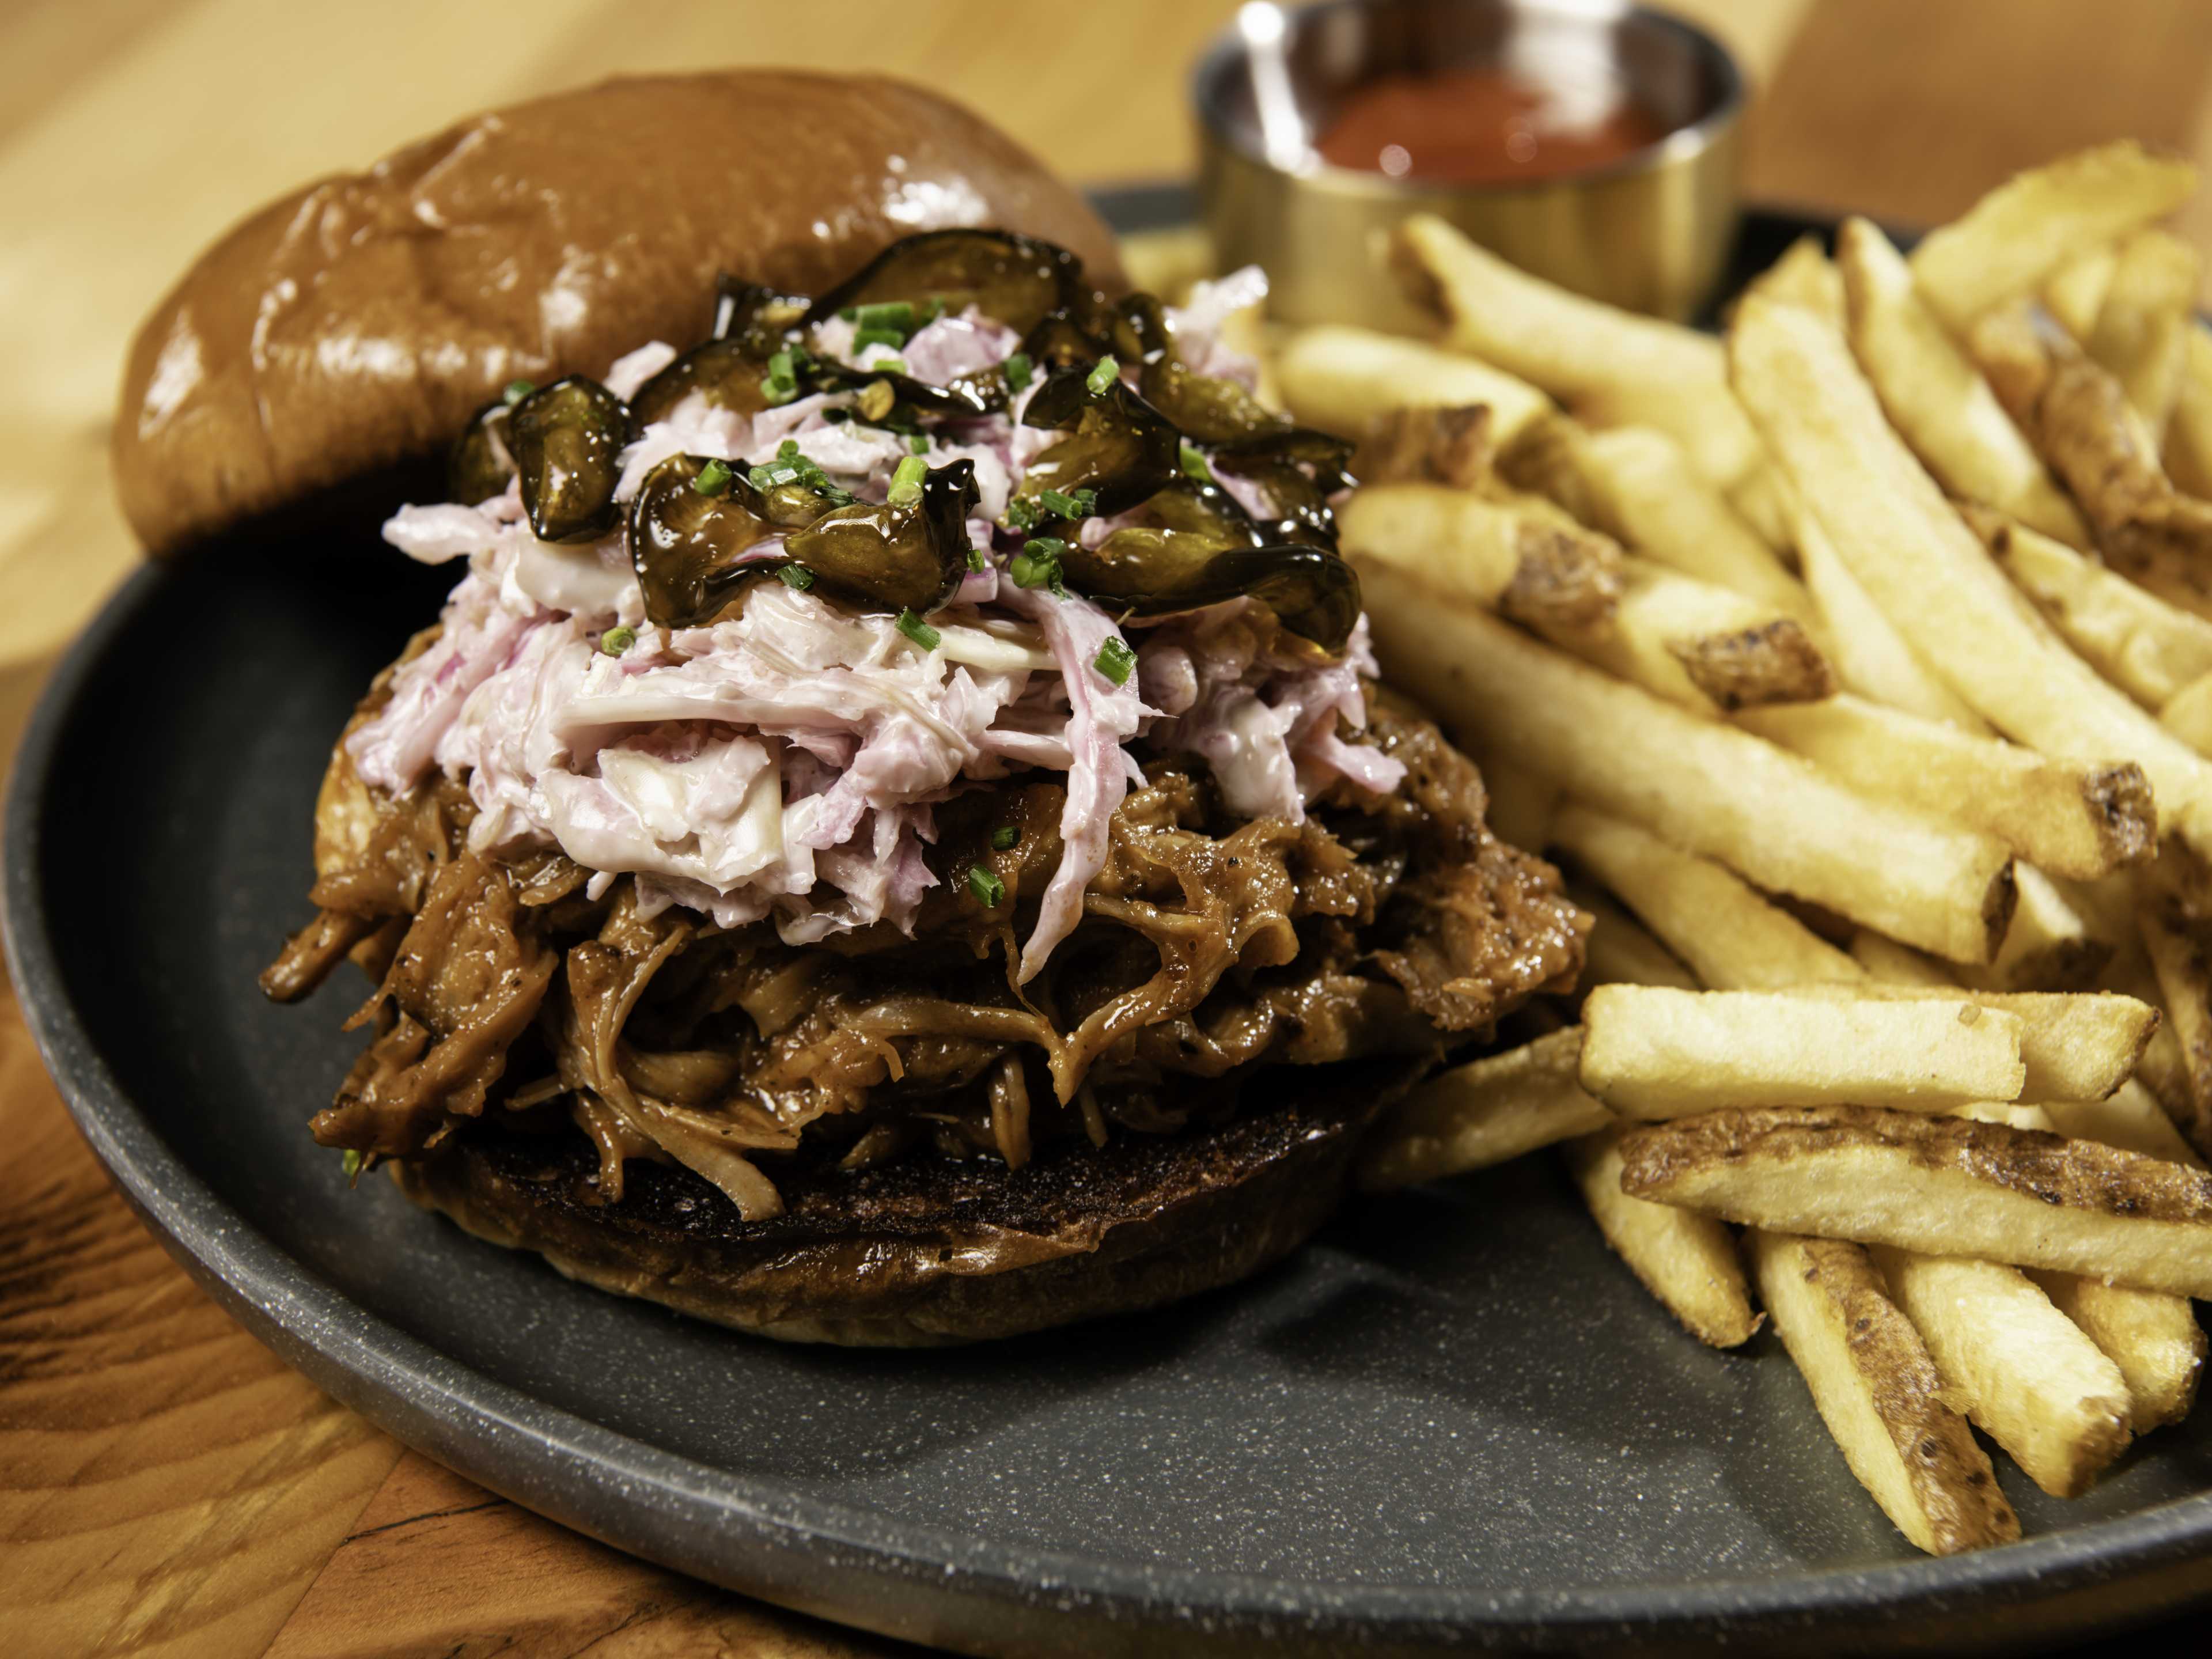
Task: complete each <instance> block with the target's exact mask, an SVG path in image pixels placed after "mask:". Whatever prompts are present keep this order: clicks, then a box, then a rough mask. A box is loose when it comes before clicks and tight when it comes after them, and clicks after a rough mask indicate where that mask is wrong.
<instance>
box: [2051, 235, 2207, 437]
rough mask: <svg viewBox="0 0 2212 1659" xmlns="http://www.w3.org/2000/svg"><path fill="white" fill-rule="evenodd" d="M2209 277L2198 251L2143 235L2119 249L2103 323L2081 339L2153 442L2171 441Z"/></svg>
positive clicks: (2180, 242) (2100, 312)
mask: <svg viewBox="0 0 2212 1659" xmlns="http://www.w3.org/2000/svg"><path fill="white" fill-rule="evenodd" d="M2203 280H2204V260H2203V257H2202V256H2201V255H2200V254H2199V253H2198V252H2197V250H2196V249H2195V248H2193V247H2191V246H2189V244H2188V243H2186V242H2185V241H2183V240H2181V239H2180V238H2179V237H2178V236H2173V235H2171V234H2168V233H2166V232H2165V231H2162V230H2155V229H2153V230H2142V231H2138V232H2136V234H2134V235H2133V236H2130V237H2129V238H2128V240H2126V241H2125V242H2124V243H2122V244H2121V245H2120V251H2119V262H2118V264H2117V265H2116V266H2115V267H2114V268H2113V270H2112V282H2111V283H2109V284H2108V285H2107V286H2106V290H2105V299H2104V304H2103V305H2102V306H2101V307H2099V309H2098V312H2097V322H2096V326H2095V327H2094V328H2093V330H2092V331H2090V333H2089V335H2088V337H2087V338H2085V339H2082V340H2081V346H2082V349H2084V350H2086V351H2087V353H2088V354H2089V356H2092V357H2093V358H2095V359H2096V360H2097V362H2100V363H2102V364H2103V365H2104V366H2105V367H2106V368H2107V369H2109V370H2111V371H2112V375H2113V377H2114V378H2115V379H2117V380H2118V381H2119V383H2120V386H2121V388H2122V389H2123V390H2124V391H2125V392H2126V393H2127V397H2128V402H2129V404H2130V405H2131V406H2132V407H2133V408H2134V410H2135V411H2136V414H2138V415H2140V416H2142V418H2143V424H2144V425H2146V426H2147V427H2148V428H2150V431H2151V435H2152V436H2153V438H2154V439H2160V440H2162V439H2163V438H2164V437H2165V435H2166V422H2167V420H2168V418H2169V417H2170V416H2172V413H2173V405H2174V402H2175V399H2176V398H2178V397H2179V395H2180V392H2181V380H2182V376H2183V374H2185V373H2186V372H2187V368H2188V364H2187V358H2188V351H2189V331H2190V329H2191V328H2192V327H2193V326H2194V325H2195V321H2194V317H2195V312H2196V307H2197V289H2198V288H2199V287H2200V286H2201V285H2202V284H2203Z"/></svg>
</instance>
